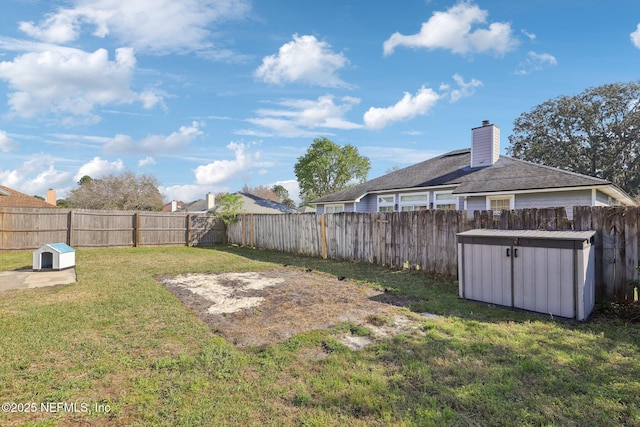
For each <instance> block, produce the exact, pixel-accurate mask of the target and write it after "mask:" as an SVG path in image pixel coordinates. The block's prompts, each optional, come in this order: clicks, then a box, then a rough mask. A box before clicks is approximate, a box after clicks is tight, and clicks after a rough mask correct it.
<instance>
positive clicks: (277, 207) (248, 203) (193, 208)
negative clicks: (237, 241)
mask: <svg viewBox="0 0 640 427" xmlns="http://www.w3.org/2000/svg"><path fill="white" fill-rule="evenodd" d="M234 194H239V195H240V196H241V197H242V210H241V212H240V213H295V212H296V209H294V208H290V207H289V206H287V205H283V204H282V203H278V202H274V201H273V200H268V199H264V198H262V197H258V196H254V195H253V194H249V193H243V192H237V193H234ZM178 210H185V211H188V212H205V211H206V210H207V201H206V200H204V199H199V200H195V201H193V202H191V203H185V204H184V205H183V206H182V207H181V208H179V209H178Z"/></svg>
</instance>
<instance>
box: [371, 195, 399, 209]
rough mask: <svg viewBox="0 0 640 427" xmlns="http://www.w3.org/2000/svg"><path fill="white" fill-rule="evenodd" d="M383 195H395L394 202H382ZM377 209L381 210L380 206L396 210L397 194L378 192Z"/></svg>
mask: <svg viewBox="0 0 640 427" xmlns="http://www.w3.org/2000/svg"><path fill="white" fill-rule="evenodd" d="M381 197H393V201H392V202H381V201H380V198H381ZM376 205H377V206H376V211H377V212H380V208H382V207H389V206H390V207H391V210H392V211H395V210H396V195H395V194H378V195H376Z"/></svg>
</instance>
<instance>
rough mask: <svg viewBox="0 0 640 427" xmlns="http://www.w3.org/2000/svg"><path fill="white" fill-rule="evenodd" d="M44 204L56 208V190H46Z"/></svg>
mask: <svg viewBox="0 0 640 427" xmlns="http://www.w3.org/2000/svg"><path fill="white" fill-rule="evenodd" d="M45 202H47V203H49V204H50V205H53V206H57V205H56V190H52V189H51V188H50V189H48V190H47V197H46V199H45Z"/></svg>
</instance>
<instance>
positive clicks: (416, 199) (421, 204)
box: [400, 193, 429, 212]
mask: <svg viewBox="0 0 640 427" xmlns="http://www.w3.org/2000/svg"><path fill="white" fill-rule="evenodd" d="M427 206H429V195H428V194H427V193H419V194H403V195H401V196H400V210H401V211H403V212H406V211H422V210H425V209H427Z"/></svg>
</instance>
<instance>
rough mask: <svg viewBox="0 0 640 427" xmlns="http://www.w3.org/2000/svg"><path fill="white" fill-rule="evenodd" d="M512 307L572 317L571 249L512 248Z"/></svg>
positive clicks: (573, 309)
mask: <svg viewBox="0 0 640 427" xmlns="http://www.w3.org/2000/svg"><path fill="white" fill-rule="evenodd" d="M516 249H517V257H514V259H513V305H514V307H517V308H523V309H525V310H531V311H537V312H539V313H547V314H552V315H554V316H562V317H569V318H572V317H575V313H574V311H575V308H574V307H575V305H574V304H575V302H574V295H573V286H574V273H573V250H572V249H557V248H538V247H521V246H520V247H514V251H515V250H516Z"/></svg>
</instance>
